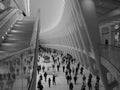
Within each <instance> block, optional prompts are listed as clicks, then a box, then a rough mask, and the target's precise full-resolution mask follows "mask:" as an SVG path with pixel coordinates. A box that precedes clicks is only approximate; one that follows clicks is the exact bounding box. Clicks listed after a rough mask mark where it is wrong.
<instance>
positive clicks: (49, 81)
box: [48, 78, 51, 87]
mask: <svg viewBox="0 0 120 90" xmlns="http://www.w3.org/2000/svg"><path fill="white" fill-rule="evenodd" d="M48 85H49V87H51V79H50V78H49V79H48Z"/></svg>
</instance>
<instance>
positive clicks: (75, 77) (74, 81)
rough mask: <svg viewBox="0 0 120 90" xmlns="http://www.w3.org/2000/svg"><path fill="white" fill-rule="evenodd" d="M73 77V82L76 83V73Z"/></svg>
mask: <svg viewBox="0 0 120 90" xmlns="http://www.w3.org/2000/svg"><path fill="white" fill-rule="evenodd" d="M73 79H74V83H75V84H76V82H77V75H75V76H74V78H73Z"/></svg>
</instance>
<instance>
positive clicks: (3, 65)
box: [0, 50, 34, 90]
mask: <svg viewBox="0 0 120 90" xmlns="http://www.w3.org/2000/svg"><path fill="white" fill-rule="evenodd" d="M33 59H34V58H33V50H27V51H25V52H22V53H20V54H17V55H14V56H11V57H9V58H6V59H4V60H2V61H1V62H0V90H27V89H28V87H29V84H30V81H31V77H32V72H33V61H34V60H33Z"/></svg>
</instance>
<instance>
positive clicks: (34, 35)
mask: <svg viewBox="0 0 120 90" xmlns="http://www.w3.org/2000/svg"><path fill="white" fill-rule="evenodd" d="M39 13H40V11H39V10H38V13H37V17H36V20H35V23H34V28H33V34H32V37H31V42H30V46H33V47H35V44H36V38H37V37H36V36H37V27H38V22H39Z"/></svg>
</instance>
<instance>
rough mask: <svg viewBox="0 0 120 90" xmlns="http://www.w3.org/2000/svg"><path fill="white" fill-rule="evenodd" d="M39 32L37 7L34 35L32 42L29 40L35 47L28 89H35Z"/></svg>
mask: <svg viewBox="0 0 120 90" xmlns="http://www.w3.org/2000/svg"><path fill="white" fill-rule="evenodd" d="M39 32H40V9H38V12H37V17H36V22H35V25H34V30H33V33H34V34H33V35H35V36H32V42H31V45H32V46H33V47H34V48H35V52H34V65H33V73H32V79H31V82H30V85H29V88H28V90H36V76H37V72H36V70H37V59H38V47H39ZM33 39H34V40H33Z"/></svg>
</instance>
